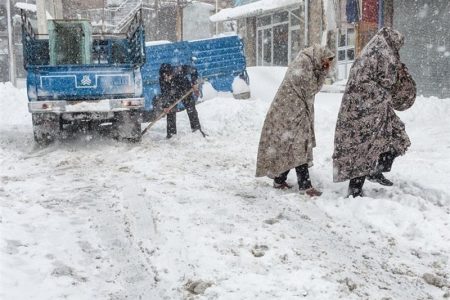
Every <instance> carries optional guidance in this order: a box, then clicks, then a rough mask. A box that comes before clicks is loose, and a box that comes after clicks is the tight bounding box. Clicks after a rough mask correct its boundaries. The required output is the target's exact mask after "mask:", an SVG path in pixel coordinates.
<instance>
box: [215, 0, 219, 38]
mask: <svg viewBox="0 0 450 300" xmlns="http://www.w3.org/2000/svg"><path fill="white" fill-rule="evenodd" d="M218 12H219V0H216V14H217V13H218ZM218 34H219V22H216V35H218Z"/></svg>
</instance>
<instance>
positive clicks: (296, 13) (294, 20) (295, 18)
mask: <svg viewBox="0 0 450 300" xmlns="http://www.w3.org/2000/svg"><path fill="white" fill-rule="evenodd" d="M303 18H304V16H303V15H302V14H301V11H300V8H298V9H294V10H292V11H291V26H296V25H300V23H301V22H302V20H303Z"/></svg>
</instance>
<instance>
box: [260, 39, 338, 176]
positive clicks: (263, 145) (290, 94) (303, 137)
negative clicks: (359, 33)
mask: <svg viewBox="0 0 450 300" xmlns="http://www.w3.org/2000/svg"><path fill="white" fill-rule="evenodd" d="M331 57H334V54H333V53H332V52H331V51H330V50H328V49H326V48H325V47H321V46H320V45H314V46H312V47H309V48H306V49H304V50H302V51H301V52H300V53H299V54H298V55H297V57H296V58H295V60H294V61H293V62H292V63H291V65H290V66H289V68H288V70H287V72H286V75H285V77H284V79H283V82H282V83H281V86H280V87H279V89H278V92H277V94H276V95H275V99H274V100H273V102H272V105H271V106H270V108H269V111H268V112H267V115H266V119H265V121H264V125H263V128H262V132H261V139H260V141H259V149H258V158H257V165H256V177H262V176H268V177H270V178H274V177H277V176H279V175H280V174H281V173H283V172H285V171H287V170H290V169H292V168H295V167H297V166H300V165H303V164H305V163H307V164H308V165H310V166H311V165H312V160H313V153H312V149H313V148H314V147H315V146H316V141H315V136H314V95H315V94H316V93H318V92H319V90H320V89H321V87H322V85H323V82H324V80H325V76H326V75H327V71H326V70H324V69H323V68H322V59H325V58H331Z"/></svg>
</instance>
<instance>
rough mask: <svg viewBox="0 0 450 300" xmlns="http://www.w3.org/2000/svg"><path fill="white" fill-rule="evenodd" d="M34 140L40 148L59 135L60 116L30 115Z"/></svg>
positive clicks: (48, 114) (50, 114)
mask: <svg viewBox="0 0 450 300" xmlns="http://www.w3.org/2000/svg"><path fill="white" fill-rule="evenodd" d="M31 118H32V122H33V133H34V140H35V141H36V143H38V144H39V145H41V146H46V145H48V144H50V143H52V142H54V141H55V140H57V139H58V137H59V136H60V134H61V122H60V119H61V118H60V116H59V115H58V114H53V113H32V114H31Z"/></svg>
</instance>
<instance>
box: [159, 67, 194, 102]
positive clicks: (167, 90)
mask: <svg viewBox="0 0 450 300" xmlns="http://www.w3.org/2000/svg"><path fill="white" fill-rule="evenodd" d="M164 74H170V75H172V79H171V80H170V81H166V80H164ZM159 75H160V77H159V85H160V89H161V99H162V101H163V107H166V108H167V107H169V106H171V105H172V104H173V103H175V102H176V101H178V100H179V99H180V98H181V97H183V96H184V95H185V94H186V93H187V92H188V91H189V90H190V89H191V88H192V86H193V85H195V84H197V79H198V73H197V69H196V68H194V67H191V66H188V65H182V66H180V67H176V68H174V67H172V66H171V65H170V64H162V65H161V68H160V70H159ZM191 98H192V95H190V96H189V97H187V99H191Z"/></svg>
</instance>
